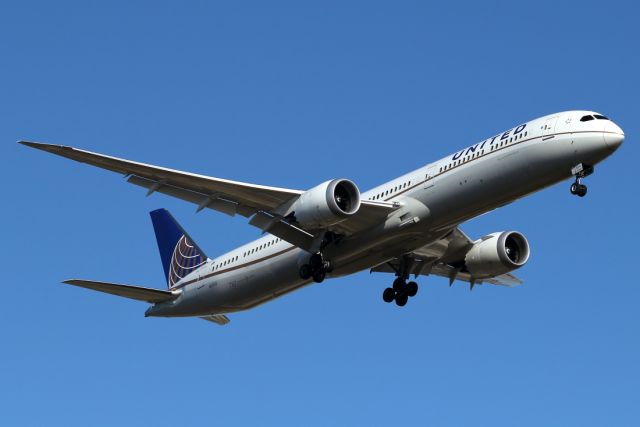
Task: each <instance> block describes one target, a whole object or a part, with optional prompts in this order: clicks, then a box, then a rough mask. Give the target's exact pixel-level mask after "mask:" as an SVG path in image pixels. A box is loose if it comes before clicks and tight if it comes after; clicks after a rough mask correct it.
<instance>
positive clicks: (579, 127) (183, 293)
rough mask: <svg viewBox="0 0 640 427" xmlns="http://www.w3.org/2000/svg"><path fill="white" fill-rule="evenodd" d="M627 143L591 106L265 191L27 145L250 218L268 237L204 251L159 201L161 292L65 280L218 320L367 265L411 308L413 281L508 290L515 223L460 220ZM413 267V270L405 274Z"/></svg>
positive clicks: (387, 293)
mask: <svg viewBox="0 0 640 427" xmlns="http://www.w3.org/2000/svg"><path fill="white" fill-rule="evenodd" d="M623 141H624V132H623V131H622V129H621V128H620V127H619V126H618V125H616V124H615V123H614V122H613V121H611V120H610V119H608V118H607V117H605V116H603V115H601V114H599V113H596V112H593V111H565V112H560V113H555V114H550V115H548V116H544V117H541V118H538V119H535V120H532V121H529V122H525V123H522V124H520V125H518V126H516V127H513V128H510V129H508V130H506V131H504V132H500V133H498V134H496V135H495V136H491V137H490V138H487V139H484V140H482V141H480V142H477V143H475V144H473V145H471V146H469V147H467V148H464V149H462V150H459V151H457V152H455V153H454V154H452V155H449V156H447V157H444V158H442V159H440V160H437V161H435V162H433V163H429V164H427V165H426V166H424V167H421V168H419V169H416V170H414V171H412V172H409V173H407V174H405V175H402V176H400V177H398V178H396V179H393V180H391V181H389V182H386V183H384V184H382V185H379V186H377V187H375V188H373V189H371V190H369V191H366V192H364V193H361V192H360V190H359V189H358V187H357V186H356V184H355V183H354V182H352V181H350V180H348V179H342V178H339V179H332V180H329V181H326V182H323V183H322V184H319V185H317V186H315V187H313V188H311V189H309V190H306V191H304V190H294V189H287V188H277V187H268V186H263V185H254V184H249V183H244V182H237V181H230V180H226V179H220V178H214V177H210V176H205V175H198V174H194V173H189V172H183V171H179V170H174V169H168V168H164V167H158V166H153V165H149V164H144V163H138V162H134V161H130V160H125V159H120V158H116V157H110V156H106V155H102V154H98V153H93V152H90V151H85V150H80V149H77V148H73V147H68V146H61V145H52V144H44V143H37V142H29V141H18V142H19V143H21V144H24V145H26V146H29V147H32V148H37V149H39V150H43V151H47V152H50V153H53V154H56V155H59V156H62V157H67V158H69V159H72V160H76V161H79V162H83V163H87V164H89V165H93V166H97V167H99V168H103V169H107V170H110V171H113V172H117V173H121V174H123V175H124V176H125V177H126V180H127V182H129V183H131V184H134V185H137V186H140V187H143V188H146V189H147V196H150V195H151V194H153V193H156V192H157V193H163V194H165V195H168V196H172V197H176V198H179V199H182V200H185V201H187V202H191V203H193V204H195V205H196V206H197V208H196V212H200V211H202V210H203V209H205V208H207V209H213V210H216V211H219V212H222V213H225V214H227V215H231V216H234V215H241V216H243V217H246V218H249V224H251V225H253V226H255V227H257V228H258V229H260V230H261V231H262V233H263V236H262V237H261V238H259V239H257V240H254V241H252V242H250V243H248V244H246V245H243V246H240V247H238V248H236V249H234V250H232V251H230V252H227V253H225V254H223V255H220V256H218V257H216V258H209V257H208V256H207V255H206V253H205V252H204V251H203V250H202V249H201V248H200V246H198V245H197V244H196V243H195V241H194V240H193V239H192V238H191V236H189V234H188V233H187V232H186V231H185V230H184V229H183V228H182V227H181V226H180V225H179V224H178V222H177V221H176V220H175V219H174V218H173V216H172V215H171V214H170V213H169V212H168V211H167V210H165V209H158V210H155V211H152V212H151V213H150V215H151V220H152V223H153V227H154V230H155V234H156V239H157V243H158V249H159V251H160V257H161V260H162V265H163V269H164V275H165V278H166V281H167V289H155V288H148V287H141V286H133V285H127V284H116V283H110V282H100V281H92V280H81V279H72V280H66V281H64V283H66V284H70V285H75V286H79V287H84V288H88V289H92V290H96V291H100V292H105V293H109V294H113V295H117V296H121V297H125V298H131V299H134V300H140V301H145V302H147V303H150V304H152V305H151V306H150V307H149V308H148V309H147V310H146V312H145V317H146V316H159V317H199V318H202V319H205V320H208V321H211V322H214V323H217V324H220V325H224V324H227V323H228V322H229V318H228V316H227V315H228V314H229V313H233V312H238V311H242V310H247V309H250V308H253V307H255V306H257V305H260V304H262V303H265V302H267V301H270V300H273V299H275V298H277V297H280V296H282V295H285V294H287V293H289V292H292V291H294V290H297V289H299V288H302V287H304V286H306V285H309V284H311V283H320V282H322V281H324V280H325V279H326V278H336V277H340V276H346V275H349V274H353V273H356V272H359V271H362V270H367V269H369V271H370V272H372V273H374V272H376V273H377V272H380V273H389V274H392V275H394V276H395V279H394V280H393V282H392V285H391V286H389V287H387V288H386V289H384V291H383V294H382V297H383V300H384V301H385V302H387V303H391V302H395V304H396V305H398V306H404V305H406V304H407V302H408V300H409V298H412V297H414V296H415V295H416V294H417V292H418V285H417V283H416V282H415V279H416V278H417V277H419V276H428V275H436V276H443V277H446V278H448V279H449V285H450V286H451V285H452V284H453V283H454V281H456V280H461V281H464V282H468V283H469V285H470V288H471V289H473V287H474V286H475V285H479V284H482V283H489V284H494V285H504V286H516V285H519V284H521V283H522V281H521V280H520V279H518V278H517V277H516V276H514V275H513V274H512V272H513V271H514V270H516V269H518V268H520V267H522V266H523V265H525V264H526V263H527V261H528V259H529V254H530V248H529V243H528V241H527V239H526V237H525V236H524V235H523V234H522V233H519V232H517V231H502V232H495V233H490V234H487V235H486V236H483V237H481V238H479V239H477V240H472V239H470V238H469V237H468V236H467V235H466V234H465V233H464V232H462V231H461V230H460V228H459V226H460V224H462V223H463V222H465V221H467V220H469V219H471V218H474V217H477V216H479V215H482V214H484V213H487V212H489V211H492V210H494V209H496V208H499V207H501V206H504V205H507V204H509V203H511V202H513V201H515V200H517V199H519V198H522V197H524V196H527V195H529V194H531V193H534V192H536V191H539V190H541V189H544V188H546V187H549V186H551V185H553V184H556V183H558V182H560V181H563V180H565V179H568V178H572V177H573V183H572V184H571V186H570V192H571V194H573V195H576V196H579V197H584V196H585V195H586V194H587V187H586V185H585V184H583V179H584V178H585V177H587V176H589V175H591V174H592V173H593V172H594V166H595V165H596V164H597V163H599V162H601V161H602V160H604V159H605V158H607V157H609V156H610V155H611V154H612V153H613V152H614V151H616V150H617V149H618V147H620V145H621V144H622V143H623ZM411 276H413V278H414V280H411Z"/></svg>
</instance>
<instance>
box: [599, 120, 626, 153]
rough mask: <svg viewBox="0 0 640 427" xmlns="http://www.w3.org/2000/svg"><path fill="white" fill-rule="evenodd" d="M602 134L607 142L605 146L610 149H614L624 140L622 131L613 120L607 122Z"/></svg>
mask: <svg viewBox="0 0 640 427" xmlns="http://www.w3.org/2000/svg"><path fill="white" fill-rule="evenodd" d="M602 136H603V137H604V142H605V143H606V144H607V148H608V149H609V150H611V151H616V150H617V149H618V147H620V145H621V144H622V143H623V142H624V132H623V131H622V129H620V127H619V126H618V125H617V124H615V123H613V122H607V124H606V125H605V127H604V132H603V134H602Z"/></svg>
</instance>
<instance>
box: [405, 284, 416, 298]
mask: <svg viewBox="0 0 640 427" xmlns="http://www.w3.org/2000/svg"><path fill="white" fill-rule="evenodd" d="M417 293H418V284H417V283H416V282H409V283H407V295H409V296H410V297H415V296H416V294H417Z"/></svg>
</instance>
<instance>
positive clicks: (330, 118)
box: [0, 1, 640, 427]
mask: <svg viewBox="0 0 640 427" xmlns="http://www.w3.org/2000/svg"><path fill="white" fill-rule="evenodd" d="M427 3H428V2H417V1H416V2H372V1H363V2H348V1H340V2H298V1H291V2H262V1H260V2H209V1H199V2H189V3H188V4H187V2H173V3H167V2H157V1H155V2H86V1H78V2H32V1H20V2H4V3H3V4H2V6H0V58H1V59H2V67H0V117H1V118H2V120H1V123H2V125H1V126H0V140H2V144H0V147H1V150H2V152H1V153H0V158H1V159H2V168H1V170H0V173H1V174H2V182H3V183H4V185H3V205H2V209H1V210H0V212H1V213H0V215H1V218H2V223H3V225H4V232H3V235H4V236H5V244H4V245H3V248H2V250H1V251H2V254H1V256H0V259H1V260H2V267H3V270H4V271H5V277H4V279H3V283H2V295H3V301H4V304H3V306H2V309H1V310H0V337H1V338H2V349H3V351H2V352H1V356H0V402H1V403H0V424H1V425H6V426H9V425H29V426H39V425H59V426H86V425H105V426H113V425H132V426H139V425H153V426H176V425H194V426H196V425H198V426H199V425H214V424H215V425H252V424H253V425H296V426H298V425H393V424H395V425H397V424H401V425H419V426H424V425H434V426H468V425H474V426H492V427H494V426H541V425H542V426H545V425H562V426H566V425H576V426H585V425H594V426H601V425H615V426H637V425H640V413H639V412H640V392H639V387H640V367H639V366H640V365H639V364H638V360H640V342H639V338H640V320H639V318H638V301H639V300H640V287H639V286H640V283H639V281H638V271H637V268H638V260H637V254H638V238H639V237H640V233H639V229H638V222H637V221H638V213H637V212H638V209H639V208H640V206H639V202H638V181H637V180H638V173H637V162H638V159H639V154H640V152H639V150H638V140H637V137H636V136H637V135H639V134H640V125H639V120H638V116H639V114H638V107H637V105H638V99H639V98H640V93H639V90H638V76H639V75H640V63H639V61H640V57H639V55H638V41H639V40H640V31H639V30H638V23H637V17H638V14H639V10H638V8H637V6H635V5H634V4H633V2H631V1H629V2H624V3H623V2H617V1H611V2H602V1H597V2H596V1H593V2H590V1H579V2H540V1H535V2H533V1H531V2H501V3H493V2H468V3H465V2H459V3H453V2H449V3H447V2H438V5H437V6H429V5H427ZM567 109H593V110H596V111H600V112H602V113H604V114H606V115H608V116H610V117H611V118H613V119H614V120H615V121H616V122H617V123H618V124H619V125H620V126H621V127H622V128H623V129H624V130H625V132H626V135H627V140H626V142H625V144H624V145H623V146H622V148H621V149H620V150H619V151H618V153H616V154H615V155H614V156H613V157H611V158H610V159H608V160H607V161H606V162H604V163H603V164H601V165H600V166H599V167H598V168H597V170H596V173H595V175H593V176H591V177H589V178H588V179H587V184H588V185H589V194H588V196H587V197H586V198H584V199H579V198H576V197H572V196H570V194H569V190H568V187H569V181H567V182H566V183H563V184H561V185H558V186H556V187H553V188H551V189H548V190H546V191H544V192H540V193H537V194H535V195H533V196H531V197H529V198H527V199H525V200H521V201H519V202H517V203H515V204H513V205H511V206H508V207H505V208H502V209H500V210H498V211H495V212H492V213H491V214H489V215H485V216H483V217H481V218H478V219H476V220H474V221H472V222H470V223H468V224H465V225H464V226H463V229H464V230H465V231H466V232H467V233H468V234H469V235H471V236H472V237H479V236H482V235H484V234H485V233H488V232H493V231H500V230H506V229H515V230H519V231H521V232H523V233H525V235H526V236H527V237H528V238H529V240H530V243H531V245H532V250H533V254H532V257H531V259H530V262H529V263H528V265H527V266H526V267H524V268H523V269H522V270H520V271H519V272H518V274H519V275H520V276H521V277H522V278H523V279H524V280H525V281H526V283H525V285H523V286H521V287H519V288H515V289H506V288H501V287H491V286H489V285H486V286H481V287H478V288H476V289H474V291H473V292H469V289H468V287H467V286H465V285H463V284H461V283H458V284H456V285H454V286H453V287H452V288H449V287H448V286H447V283H446V281H445V280H444V279H439V278H435V277H429V278H421V279H420V280H419V282H420V285H421V288H420V293H419V295H418V296H417V297H416V298H414V299H412V300H411V301H410V303H409V304H408V305H407V306H406V307H405V308H404V309H398V308H397V307H395V306H394V305H388V304H384V303H383V302H382V299H381V292H382V290H383V289H384V288H385V287H386V286H388V284H389V281H390V279H391V277H389V276H387V275H370V274H369V273H368V272H364V273H361V274H357V275H354V276H352V277H348V278H343V279H339V280H331V281H328V282H325V283H323V284H321V285H316V286H312V287H309V288H306V289H304V290H301V291H299V292H295V293H293V294H291V295H288V296H286V297H284V298H281V299H279V300H277V301H275V302H272V303H269V304H267V305H264V306H261V307H259V308H256V309H254V310H252V311H249V312H246V313H240V314H236V315H233V316H231V317H232V323H231V324H230V325H229V326H228V327H224V328H222V327H218V326H217V325H215V324H211V323H208V322H204V321H201V320H197V319H175V320H167V319H145V318H144V317H143V313H144V310H145V308H146V305H145V304H143V303H138V302H134V301H128V300H124V299H118V298H116V297H112V296H109V295H104V294H100V293H96V292H90V291H87V290H83V289H77V288H72V287H67V286H65V285H62V284H60V281H62V280H64V279H67V278H71V277H80V278H93V279H97V280H110V281H116V282H125V283H133V284H140V285H147V286H155V287H162V286H163V285H164V283H163V277H162V276H163V274H162V267H161V264H160V260H159V256H158V253H157V249H156V243H155V240H154V236H153V231H152V228H151V224H150V221H149V217H148V212H149V211H150V210H153V209H156V208H158V207H166V208H168V209H169V210H171V212H173V213H174V215H175V216H176V217H177V218H178V219H179V220H180V221H181V223H182V224H183V225H184V227H185V228H187V229H188V230H189V231H190V232H191V234H192V235H193V236H194V238H195V239H196V240H197V241H198V242H199V244H200V245H201V246H202V247H203V248H205V249H206V250H207V252H208V253H210V254H217V253H222V252H224V251H226V250H228V249H231V248H233V247H235V246H237V245H239V244H242V243H243V242H245V241H247V240H249V239H252V238H255V237H256V236H258V235H259V233H258V231H257V230H256V229H254V228H252V227H251V226H249V225H248V224H247V223H246V220H245V219H243V218H241V217H239V218H229V217H226V216H224V215H221V214H218V213H216V212H213V211H209V212H202V213H199V214H198V215H195V214H194V211H195V207H194V206H192V205H189V204H187V203H185V202H181V201H178V200H172V199H170V198H167V197H165V196H162V195H154V196H152V197H150V198H145V197H144V194H145V192H144V190H141V189H139V188H136V187H134V186H130V185H128V184H126V183H125V182H124V181H123V179H122V178H121V177H119V176H118V175H116V174H112V173H108V172H105V171H101V170H98V169H95V168H91V167H88V166H86V165H82V164H78V163H74V162H71V161H68V160H66V159H61V158H56V157H54V156H51V155H48V154H45V153H42V152H38V151H35V150H30V149H27V148H26V147H23V146H19V145H18V144H16V143H15V141H16V140H18V139H31V140H37V141H43V142H49V143H56V144H68V145H73V146H77V147H83V148H86V149H90V150H94V151H98V152H103V153H109V154H113V155H117V156H121V157H125V158H130V159H135V160H140V161H145V162H149V163H154V164H159V165H164V166H170V167H174V168H179V169H185V170H189V171H195V172H199V173H204V174H209V175H213V176H218V177H224V178H229V179H236V180H243V181H249V182H255V183H261V184H267V185H276V186H283V187H291V188H299V189H305V188H310V187H311V186H313V185H315V184H317V183H319V182H322V181H323V180H326V179H330V178H335V177H347V178H350V179H353V180H354V181H355V182H356V183H357V184H358V185H359V186H360V187H361V188H363V189H367V188H370V187H372V186H374V185H377V184H379V183H381V182H383V181H386V180H388V179H390V178H392V177H395V176H397V175H400V174H402V173H405V172H407V171H409V170H412V169H415V168H417V167H420V166H422V165H424V164H426V163H428V162H429V161H431V160H434V159H437V158H440V157H443V156H444V155H446V154H449V153H452V152H455V151H456V150H458V149H459V148H462V147H465V146H467V145H469V144H471V143H474V142H476V141H479V140H481V139H483V138H485V137H488V136H490V135H493V134H495V133H496V132H498V131H500V130H504V129H506V128H509V127H511V126H513V125H516V124H518V123H520V122H523V121H525V120H529V119H533V118H535V117H538V116H542V115H545V114H548V113H552V112H556V111H561V110H567Z"/></svg>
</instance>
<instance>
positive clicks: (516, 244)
mask: <svg viewBox="0 0 640 427" xmlns="http://www.w3.org/2000/svg"><path fill="white" fill-rule="evenodd" d="M528 259H529V242H527V239H526V238H525V237H524V236H523V235H522V234H520V233H518V232H517V231H503V232H501V233H492V234H489V235H488V236H486V237H483V238H482V239H480V240H479V241H477V242H475V243H474V244H473V246H472V247H471V249H470V250H469V252H467V255H466V256H465V259H464V263H465V267H466V269H467V270H468V271H469V273H471V276H473V277H474V278H477V279H482V278H488V277H494V276H499V275H501V274H505V273H508V272H510V271H513V270H515V269H517V268H520V267H522V266H523V265H525V264H526V262H527V260H528Z"/></svg>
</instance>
